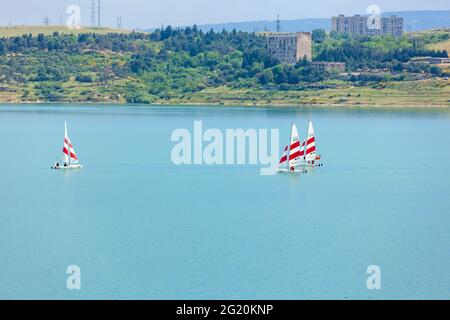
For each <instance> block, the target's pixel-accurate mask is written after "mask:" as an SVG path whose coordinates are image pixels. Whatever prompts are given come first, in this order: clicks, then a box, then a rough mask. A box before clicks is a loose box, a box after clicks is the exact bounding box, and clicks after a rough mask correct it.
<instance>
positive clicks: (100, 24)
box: [97, 0, 102, 28]
mask: <svg viewBox="0 0 450 320" xmlns="http://www.w3.org/2000/svg"><path fill="white" fill-rule="evenodd" d="M97 18H98V27H99V28H101V27H102V6H101V4H100V0H98V2H97Z"/></svg>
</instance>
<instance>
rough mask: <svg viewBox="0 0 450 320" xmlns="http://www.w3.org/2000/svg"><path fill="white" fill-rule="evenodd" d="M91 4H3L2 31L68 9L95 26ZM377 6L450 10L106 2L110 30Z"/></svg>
mask: <svg viewBox="0 0 450 320" xmlns="http://www.w3.org/2000/svg"><path fill="white" fill-rule="evenodd" d="M90 3H91V1H90V0H70V1H66V0H0V4H1V9H0V25H7V24H9V23H10V22H11V23H12V24H42V23H43V19H44V16H45V15H46V14H48V15H49V17H50V19H51V22H52V23H58V22H59V20H60V15H63V19H64V21H65V19H66V15H65V11H66V8H67V6H68V5H70V4H77V5H79V6H80V7H81V9H82V23H83V24H84V25H89V23H90ZM371 4H376V5H378V6H380V7H381V9H382V11H407V10H449V9H450V0H427V1H424V0H370V1H366V0H316V1H312V0H309V1H305V0H159V1H155V0H102V6H103V21H104V23H105V25H108V26H115V24H116V17H117V16H118V15H121V16H122V19H123V26H124V27H127V28H148V27H155V26H160V25H161V23H162V22H164V24H165V25H168V24H171V25H192V24H194V23H196V24H205V23H220V22H236V21H246V20H275V19H276V14H277V13H279V14H280V15H281V18H282V19H298V18H319V17H320V18H323V17H330V16H332V15H336V14H338V13H344V14H354V13H364V12H365V11H366V8H367V6H368V5H371Z"/></svg>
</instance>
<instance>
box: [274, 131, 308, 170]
mask: <svg viewBox="0 0 450 320" xmlns="http://www.w3.org/2000/svg"><path fill="white" fill-rule="evenodd" d="M303 154H304V149H303V153H302V148H301V146H300V138H299V135H298V130H297V126H296V125H295V124H294V123H293V124H292V127H291V139H290V141H289V145H288V146H287V147H286V148H284V152H283V156H282V157H281V159H280V163H279V165H278V172H279V173H306V172H307V171H306V170H305V169H303V168H299V167H300V166H301V164H302V161H303Z"/></svg>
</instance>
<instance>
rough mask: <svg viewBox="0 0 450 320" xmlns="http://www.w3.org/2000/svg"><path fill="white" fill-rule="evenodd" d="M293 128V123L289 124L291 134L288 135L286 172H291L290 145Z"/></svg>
mask: <svg viewBox="0 0 450 320" xmlns="http://www.w3.org/2000/svg"><path fill="white" fill-rule="evenodd" d="M293 126H294V123H293V122H291V133H290V135H289V144H288V156H287V169H288V172H289V171H291V167H290V163H291V143H292V127H293ZM294 170H295V169H294Z"/></svg>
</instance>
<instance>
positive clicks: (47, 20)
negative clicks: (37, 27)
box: [44, 15, 50, 26]
mask: <svg viewBox="0 0 450 320" xmlns="http://www.w3.org/2000/svg"><path fill="white" fill-rule="evenodd" d="M49 24H50V18H49V17H48V15H45V17H44V25H46V26H48V25H49Z"/></svg>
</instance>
